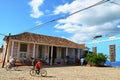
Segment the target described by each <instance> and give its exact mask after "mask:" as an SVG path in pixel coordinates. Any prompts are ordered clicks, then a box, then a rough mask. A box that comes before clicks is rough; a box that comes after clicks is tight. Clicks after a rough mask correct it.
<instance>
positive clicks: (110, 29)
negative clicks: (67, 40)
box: [54, 0, 120, 42]
mask: <svg viewBox="0 0 120 80" xmlns="http://www.w3.org/2000/svg"><path fill="white" fill-rule="evenodd" d="M99 1H101V0H99ZM96 2H98V0H94V1H93V0H74V1H73V2H72V3H70V4H68V3H66V4H65V5H60V6H58V7H57V8H56V9H55V11H54V14H55V15H57V14H61V13H69V14H71V13H73V12H75V11H77V10H80V9H83V8H85V7H86V6H90V5H92V4H95V3H96ZM76 4H77V5H76ZM78 4H79V5H78ZM119 13H120V7H119V6H118V5H114V4H111V3H109V2H107V3H105V4H102V5H99V6H96V7H93V8H91V9H88V10H85V11H82V12H79V13H77V14H75V15H72V16H70V17H68V18H66V19H62V20H59V21H58V24H57V25H56V26H55V28H57V29H60V30H63V31H65V32H67V33H71V34H73V36H71V39H72V40H73V41H75V42H80V41H86V40H89V39H92V37H94V36H95V35H99V34H102V35H104V36H107V35H110V34H114V32H117V31H119V30H120V28H119V26H118V23H120V15H119Z"/></svg>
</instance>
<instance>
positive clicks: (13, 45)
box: [10, 41, 14, 57]
mask: <svg viewBox="0 0 120 80" xmlns="http://www.w3.org/2000/svg"><path fill="white" fill-rule="evenodd" d="M13 48H14V41H12V47H11V54H10V56H11V57H13V54H14V53H13Z"/></svg>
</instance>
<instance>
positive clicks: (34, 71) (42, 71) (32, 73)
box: [30, 68, 47, 77]
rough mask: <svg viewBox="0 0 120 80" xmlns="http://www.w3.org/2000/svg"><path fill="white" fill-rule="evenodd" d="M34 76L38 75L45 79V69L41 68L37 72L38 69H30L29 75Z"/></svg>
mask: <svg viewBox="0 0 120 80" xmlns="http://www.w3.org/2000/svg"><path fill="white" fill-rule="evenodd" d="M36 74H38V75H39V74H40V75H41V76H42V77H46V76H47V71H46V70H45V69H43V68H41V69H40V71H39V72H38V69H36V68H32V69H31V70H30V75H31V76H35V75H36Z"/></svg>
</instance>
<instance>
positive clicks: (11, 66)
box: [6, 63, 18, 71]
mask: <svg viewBox="0 0 120 80" xmlns="http://www.w3.org/2000/svg"><path fill="white" fill-rule="evenodd" d="M12 68H13V69H14V70H15V71H17V70H18V66H17V65H15V64H10V63H8V64H7V65H6V70H7V71H9V70H12Z"/></svg>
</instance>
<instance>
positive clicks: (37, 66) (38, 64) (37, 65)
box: [35, 61, 42, 69]
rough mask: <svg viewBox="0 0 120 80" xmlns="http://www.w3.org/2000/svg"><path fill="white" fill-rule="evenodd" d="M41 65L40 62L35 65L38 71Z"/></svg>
mask: <svg viewBox="0 0 120 80" xmlns="http://www.w3.org/2000/svg"><path fill="white" fill-rule="evenodd" d="M41 65H42V63H41V62H40V61H38V62H37V63H36V65H35V67H36V68H37V69H38V68H40V67H41Z"/></svg>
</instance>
